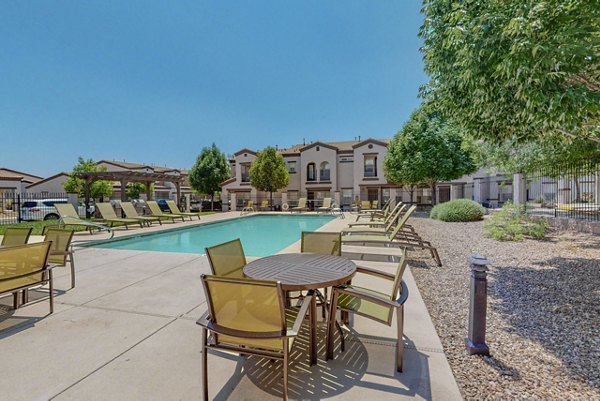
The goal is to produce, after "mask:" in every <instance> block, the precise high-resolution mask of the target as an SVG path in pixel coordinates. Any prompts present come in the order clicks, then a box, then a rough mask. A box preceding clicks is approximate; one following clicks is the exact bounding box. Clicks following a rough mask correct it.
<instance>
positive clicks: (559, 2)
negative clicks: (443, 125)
mask: <svg viewBox="0 0 600 401" xmlns="http://www.w3.org/2000/svg"><path fill="white" fill-rule="evenodd" d="M422 12H423V14H424V15H425V22H424V24H423V26H422V27H421V31H420V36H421V37H422V38H423V39H424V46H423V48H422V53H423V59H424V61H425V71H426V72H427V74H428V75H429V77H430V81H429V83H428V84H427V85H426V86H424V87H423V88H422V90H421V95H422V96H423V97H424V98H425V99H426V100H427V101H429V102H430V103H432V104H434V105H435V107H436V111H439V112H441V113H442V114H444V115H445V116H447V117H449V118H451V119H452V120H453V122H455V123H457V124H458V125H459V126H461V127H462V128H463V129H465V130H466V132H467V133H468V134H470V135H473V136H474V137H478V138H486V139H489V140H492V141H495V142H502V141H503V140H505V139H508V140H515V139H516V140H518V141H521V142H523V141H527V140H530V139H543V138H547V137H553V136H557V135H558V136H561V137H565V136H566V137H571V138H587V139H588V140H593V141H596V142H600V3H599V2H598V0H591V1H590V0H545V1H538V0H486V1H474V0H469V1H447V0H425V1H424V6H423V10H422Z"/></svg>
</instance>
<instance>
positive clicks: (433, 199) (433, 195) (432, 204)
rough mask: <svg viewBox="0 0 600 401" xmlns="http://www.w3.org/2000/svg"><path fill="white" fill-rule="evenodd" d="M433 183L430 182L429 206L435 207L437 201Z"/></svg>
mask: <svg viewBox="0 0 600 401" xmlns="http://www.w3.org/2000/svg"><path fill="white" fill-rule="evenodd" d="M435 184H436V182H435V181H431V206H435V204H436V202H437V199H436V196H435Z"/></svg>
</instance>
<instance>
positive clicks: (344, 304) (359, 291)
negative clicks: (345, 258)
mask: <svg viewBox="0 0 600 401" xmlns="http://www.w3.org/2000/svg"><path fill="white" fill-rule="evenodd" d="M405 269H406V250H404V251H403V253H402V257H401V259H400V263H399V264H398V267H397V268H396V274H389V273H385V272H382V271H379V270H375V269H369V268H366V267H361V266H358V267H357V269H356V272H357V274H367V275H370V276H374V277H378V278H381V279H385V280H389V281H391V282H392V283H393V284H392V286H391V288H390V291H376V290H373V289H370V288H364V287H360V286H356V285H352V284H348V285H344V286H339V287H333V294H332V296H331V306H330V310H329V319H328V321H327V359H328V360H329V359H333V358H334V338H333V335H334V332H335V327H334V326H335V323H336V322H337V320H336V311H337V310H338V309H339V310H340V311H342V312H344V313H355V314H357V315H360V316H364V317H366V318H368V319H371V320H374V321H376V322H379V323H383V324H386V325H388V326H391V325H392V319H393V317H394V311H396V325H397V330H398V332H397V338H396V370H397V371H398V372H402V359H403V356H404V342H403V340H402V337H403V332H404V303H405V302H406V300H407V299H408V288H407V287H406V284H405V283H404V281H402V275H403V274H404V270H405ZM338 328H339V325H338ZM339 331H340V338H341V350H342V352H343V351H344V349H345V341H344V332H343V331H342V330H341V329H339Z"/></svg>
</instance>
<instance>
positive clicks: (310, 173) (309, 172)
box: [306, 163, 317, 181]
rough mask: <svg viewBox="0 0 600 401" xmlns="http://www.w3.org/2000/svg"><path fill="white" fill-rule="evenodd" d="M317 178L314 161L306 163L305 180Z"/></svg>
mask: <svg viewBox="0 0 600 401" xmlns="http://www.w3.org/2000/svg"><path fill="white" fill-rule="evenodd" d="M316 180H317V171H316V168H315V163H308V165H307V166H306V181H316Z"/></svg>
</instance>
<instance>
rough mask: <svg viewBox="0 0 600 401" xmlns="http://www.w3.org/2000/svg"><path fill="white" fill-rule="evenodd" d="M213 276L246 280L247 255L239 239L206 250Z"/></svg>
mask: <svg viewBox="0 0 600 401" xmlns="http://www.w3.org/2000/svg"><path fill="white" fill-rule="evenodd" d="M205 251H206V255H207V256H208V263H209V264H210V269H211V271H212V274H213V275H215V276H220V277H234V278H244V277H245V276H244V271H243V269H244V266H246V255H245V254H244V248H243V247H242V242H241V241H240V239H239V238H237V239H234V240H233V241H229V242H225V243H223V244H220V245H215V246H211V247H208V248H205Z"/></svg>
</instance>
